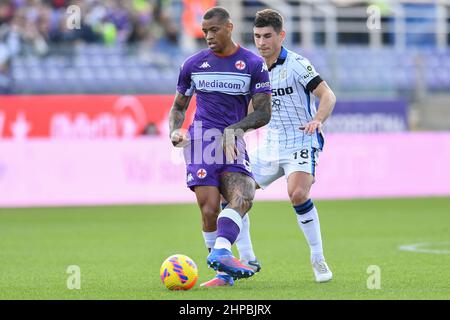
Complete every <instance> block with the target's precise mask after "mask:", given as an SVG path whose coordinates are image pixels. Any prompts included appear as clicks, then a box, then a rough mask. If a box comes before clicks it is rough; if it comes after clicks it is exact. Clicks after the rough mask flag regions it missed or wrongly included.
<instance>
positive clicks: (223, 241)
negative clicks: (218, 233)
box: [214, 237, 231, 251]
mask: <svg viewBox="0 0 450 320" xmlns="http://www.w3.org/2000/svg"><path fill="white" fill-rule="evenodd" d="M214 249H227V250H228V251H231V242H230V241H229V240H228V239H227V238H224V237H217V238H216V244H215V245H214Z"/></svg>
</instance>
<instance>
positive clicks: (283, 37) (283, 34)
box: [280, 30, 286, 41]
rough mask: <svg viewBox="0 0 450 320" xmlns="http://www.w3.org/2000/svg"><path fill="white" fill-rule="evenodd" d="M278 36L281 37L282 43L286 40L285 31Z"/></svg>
mask: <svg viewBox="0 0 450 320" xmlns="http://www.w3.org/2000/svg"><path fill="white" fill-rule="evenodd" d="M280 36H281V40H282V41H284V39H286V31H284V30H281V32H280Z"/></svg>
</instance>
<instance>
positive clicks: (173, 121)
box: [169, 92, 192, 147]
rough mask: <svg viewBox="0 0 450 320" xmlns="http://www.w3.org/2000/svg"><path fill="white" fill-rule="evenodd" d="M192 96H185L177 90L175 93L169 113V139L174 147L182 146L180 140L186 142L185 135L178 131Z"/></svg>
mask: <svg viewBox="0 0 450 320" xmlns="http://www.w3.org/2000/svg"><path fill="white" fill-rule="evenodd" d="M191 97H192V96H185V95H183V94H181V93H179V92H177V94H176V95H175V100H174V102H173V104H172V108H171V109H170V113H169V129H170V140H171V141H172V144H173V145H174V146H175V147H182V142H186V140H187V137H186V136H185V134H183V133H182V132H181V131H180V128H181V126H182V125H183V122H184V118H185V117H186V110H187V108H188V106H189V102H190V101H191Z"/></svg>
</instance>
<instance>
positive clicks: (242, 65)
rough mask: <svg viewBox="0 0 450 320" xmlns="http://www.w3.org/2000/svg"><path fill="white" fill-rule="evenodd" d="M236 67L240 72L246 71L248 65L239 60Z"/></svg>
mask: <svg viewBox="0 0 450 320" xmlns="http://www.w3.org/2000/svg"><path fill="white" fill-rule="evenodd" d="M234 66H235V67H236V69H238V70H244V69H245V67H246V64H245V62H244V61H242V60H238V61H236V63H235V64H234Z"/></svg>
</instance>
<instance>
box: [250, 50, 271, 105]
mask: <svg viewBox="0 0 450 320" xmlns="http://www.w3.org/2000/svg"><path fill="white" fill-rule="evenodd" d="M257 93H268V94H270V93H271V91H270V78H269V71H268V69H267V65H266V63H265V62H264V61H263V60H262V59H258V60H256V63H255V67H254V68H253V72H252V79H251V82H250V96H252V97H253V96H254V95H255V94H257Z"/></svg>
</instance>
